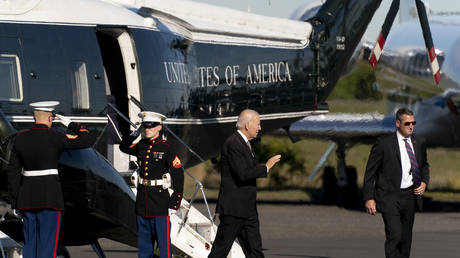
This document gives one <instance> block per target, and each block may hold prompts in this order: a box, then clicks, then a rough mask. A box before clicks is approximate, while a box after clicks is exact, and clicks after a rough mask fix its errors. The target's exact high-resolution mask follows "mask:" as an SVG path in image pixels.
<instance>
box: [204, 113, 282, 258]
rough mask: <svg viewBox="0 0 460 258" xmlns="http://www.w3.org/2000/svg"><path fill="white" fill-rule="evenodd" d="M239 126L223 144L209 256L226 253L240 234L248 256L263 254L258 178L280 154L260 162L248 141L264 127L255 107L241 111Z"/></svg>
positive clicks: (262, 255)
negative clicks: (216, 221)
mask: <svg viewBox="0 0 460 258" xmlns="http://www.w3.org/2000/svg"><path fill="white" fill-rule="evenodd" d="M236 127H237V129H238V131H237V132H235V133H234V134H232V135H231V136H230V137H229V138H228V139H227V140H226V141H225V143H224V146H223V147H222V152H221V163H222V171H221V185H220V191H219V197H218V201H217V207H216V213H219V214H220V216H219V219H220V224H219V228H218V230H217V235H216V239H215V241H214V244H213V246H212V250H211V253H210V254H209V256H208V257H227V254H228V253H229V251H230V249H231V247H232V244H233V241H235V238H237V237H238V239H239V242H240V245H241V247H242V249H243V252H244V254H245V255H246V257H264V254H263V253H262V239H261V236H260V231H259V218H258V213H257V208H256V195H257V188H256V179H257V178H260V177H266V176H267V174H268V171H269V169H270V168H272V167H273V166H274V165H275V164H276V163H277V162H278V161H279V160H280V158H281V155H275V156H273V157H271V158H270V159H269V160H268V161H267V163H265V165H264V166H260V165H258V164H257V159H256V157H255V155H254V152H253V151H252V148H251V143H250V142H249V141H250V140H252V139H254V138H256V136H257V134H258V133H259V131H260V130H261V128H260V118H259V114H258V113H257V112H256V111H254V110H250V109H246V110H244V111H243V112H241V114H240V115H239V117H238V121H237V123H236Z"/></svg>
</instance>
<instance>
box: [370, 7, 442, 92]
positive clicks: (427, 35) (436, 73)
mask: <svg viewBox="0 0 460 258" xmlns="http://www.w3.org/2000/svg"><path fill="white" fill-rule="evenodd" d="M399 2H400V0H393V2H392V3H391V6H390V9H389V10H388V13H387V16H386V17H385V21H384V23H383V26H382V30H381V32H380V34H379V36H378V38H377V42H376V43H375V46H374V49H373V50H372V53H371V55H370V56H369V63H370V65H371V66H372V68H375V66H376V65H377V62H378V61H379V58H380V55H381V54H382V49H383V46H384V45H385V41H386V38H387V36H388V33H389V32H390V29H391V26H392V25H393V21H394V19H395V17H396V14H397V13H398V10H399ZM415 4H416V6H417V13H418V17H419V20H420V25H421V27H422V32H423V38H424V40H425V46H426V49H427V53H428V58H429V60H430V65H431V72H432V73H433V78H434V81H435V83H436V85H438V84H439V81H440V80H441V69H440V67H439V63H438V59H437V57H436V52H435V48H434V45H433V39H432V37H431V30H430V25H429V23H428V17H427V15H426V9H425V4H424V3H423V2H422V1H421V0H415Z"/></svg>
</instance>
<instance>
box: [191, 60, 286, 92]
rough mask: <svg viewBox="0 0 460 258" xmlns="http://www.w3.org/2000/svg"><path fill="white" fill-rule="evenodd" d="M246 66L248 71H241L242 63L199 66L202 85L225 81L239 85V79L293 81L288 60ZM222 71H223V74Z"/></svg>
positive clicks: (218, 83) (274, 81)
mask: <svg viewBox="0 0 460 258" xmlns="http://www.w3.org/2000/svg"><path fill="white" fill-rule="evenodd" d="M244 67H245V68H246V72H240V70H241V69H240V68H241V66H240V65H227V66H225V67H220V66H201V67H198V71H199V76H200V86H201V87H215V86H219V85H220V84H224V83H225V84H226V85H229V86H232V85H237V82H238V81H241V82H245V84H246V85H249V84H265V83H276V82H286V81H292V77H291V71H290V70H289V63H288V62H287V61H284V62H283V61H282V62H274V63H260V64H248V65H246V66H244ZM243 69H244V68H243ZM220 71H223V74H221V73H222V72H220ZM240 75H242V76H244V75H245V76H246V79H242V78H240ZM220 78H224V79H225V80H222V81H220Z"/></svg>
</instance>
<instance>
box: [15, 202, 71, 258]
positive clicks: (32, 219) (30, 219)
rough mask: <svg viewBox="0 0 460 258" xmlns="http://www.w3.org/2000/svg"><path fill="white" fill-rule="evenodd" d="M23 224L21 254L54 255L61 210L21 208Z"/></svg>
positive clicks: (30, 257) (36, 257)
mask: <svg viewBox="0 0 460 258" xmlns="http://www.w3.org/2000/svg"><path fill="white" fill-rule="evenodd" d="M21 215H22V218H23V222H24V223H23V224H24V228H23V230H24V248H23V256H24V257H26V258H50V257H56V254H57V246H58V242H59V231H60V228H61V219H62V212H61V211H58V210H49V209H37V210H22V211H21Z"/></svg>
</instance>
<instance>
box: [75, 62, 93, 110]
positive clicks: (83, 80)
mask: <svg viewBox="0 0 460 258" xmlns="http://www.w3.org/2000/svg"><path fill="white" fill-rule="evenodd" d="M72 96H73V106H72V107H73V108H74V109H89V91H88V77H87V73H86V63H85V62H82V61H76V62H73V85H72Z"/></svg>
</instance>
